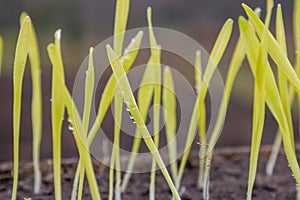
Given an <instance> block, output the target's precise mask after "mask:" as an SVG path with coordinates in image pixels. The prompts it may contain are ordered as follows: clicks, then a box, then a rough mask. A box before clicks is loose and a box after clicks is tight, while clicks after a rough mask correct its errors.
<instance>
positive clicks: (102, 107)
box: [72, 32, 143, 199]
mask: <svg viewBox="0 0 300 200" xmlns="http://www.w3.org/2000/svg"><path fill="white" fill-rule="evenodd" d="M142 37H143V32H139V33H138V34H137V35H136V36H135V37H134V38H133V39H132V40H131V42H130V44H129V45H128V47H127V48H126V49H125V52H124V55H123V56H122V58H121V62H122V63H123V64H124V70H125V71H128V70H129V69H130V67H131V66H132V64H133V62H134V60H135V58H136V56H137V53H138V50H139V46H140V44H141V40H142ZM125 58H126V59H125ZM115 88H116V79H115V77H114V76H113V75H112V76H111V77H110V78H109V80H108V82H107V84H106V86H105V88H104V91H103V93H102V97H101V100H100V103H99V108H98V112H97V116H96V119H95V121H94V123H93V125H92V128H91V130H90V131H89V134H88V137H87V143H88V147H89V146H90V145H91V144H92V142H93V139H94V138H95V136H96V134H97V131H98V129H99V127H100V125H101V123H102V121H103V119H104V116H105V114H106V112H107V109H108V107H109V106H110V103H111V101H112V99H113V94H114V91H115ZM81 167H82V166H81V163H80V162H79V164H78V166H77V169H76V173H75V178H74V183H73V189H72V199H76V193H77V188H78V180H79V172H80V169H81Z"/></svg>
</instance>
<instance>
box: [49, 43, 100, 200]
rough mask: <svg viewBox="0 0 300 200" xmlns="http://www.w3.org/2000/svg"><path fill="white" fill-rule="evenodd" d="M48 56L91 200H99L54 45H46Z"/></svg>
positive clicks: (83, 135) (84, 139) (84, 142)
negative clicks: (56, 78) (65, 109)
mask: <svg viewBox="0 0 300 200" xmlns="http://www.w3.org/2000/svg"><path fill="white" fill-rule="evenodd" d="M48 54H49V57H50V60H51V63H52V65H53V74H54V73H56V75H57V76H58V81H59V82H58V83H59V85H58V87H59V88H61V94H63V100H62V101H63V102H64V104H65V106H66V108H67V111H68V117H69V122H70V125H71V126H72V127H70V130H71V131H73V135H74V139H75V142H76V145H77V149H78V152H79V156H80V159H82V162H81V163H82V165H83V166H82V167H83V168H84V169H85V173H86V176H87V180H88V183H89V187H90V191H91V196H92V198H93V199H96V200H100V199H101V197H100V193H99V190H98V184H97V181H96V177H95V174H94V169H93V165H92V160H91V156H90V153H89V151H88V148H87V147H88V144H87V139H86V137H85V134H84V128H83V124H82V121H81V119H80V115H79V114H78V111H77V108H76V106H75V104H74V102H73V99H72V97H71V95H70V93H69V91H68V89H67V87H66V86H65V84H64V81H63V80H64V79H63V77H62V73H61V70H60V69H59V66H60V63H62V60H61V57H60V56H59V54H58V49H57V47H56V46H55V45H54V44H50V45H48Z"/></svg>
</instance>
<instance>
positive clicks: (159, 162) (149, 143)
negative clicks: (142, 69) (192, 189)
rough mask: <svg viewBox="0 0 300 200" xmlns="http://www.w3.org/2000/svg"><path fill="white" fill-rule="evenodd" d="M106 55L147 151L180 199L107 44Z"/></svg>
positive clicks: (120, 68)
mask: <svg viewBox="0 0 300 200" xmlns="http://www.w3.org/2000/svg"><path fill="white" fill-rule="evenodd" d="M106 48H107V55H108V58H109V61H110V63H111V67H112V69H113V73H114V76H115V78H116V79H117V83H118V89H119V91H120V92H121V93H122V95H123V98H124V102H125V103H126V105H127V108H128V109H129V110H130V114H131V116H132V117H133V119H134V121H135V123H136V125H137V126H138V127H139V129H140V131H141V135H142V137H143V140H144V141H145V143H146V145H147V147H148V149H149V151H150V152H151V153H152V155H153V157H154V158H155V161H156V163H157V165H158V166H159V168H160V170H161V172H162V174H163V176H164V177H165V179H166V181H167V183H168V185H169V188H170V190H171V191H172V193H173V196H174V197H175V199H176V200H179V199H180V196H179V194H178V192H177V190H176V188H175V186H174V184H173V182H172V179H171V177H170V175H169V173H168V171H167V169H166V166H165V164H164V162H163V160H162V158H161V156H160V154H159V152H158V149H157V147H156V145H155V144H154V142H153V140H152V138H151V135H150V133H149V131H148V129H147V127H146V125H145V122H144V120H143V118H142V115H141V113H140V111H139V109H138V106H137V104H136V101H135V99H134V96H133V93H132V90H131V87H130V85H129V82H128V79H127V77H126V73H125V70H124V68H123V66H122V64H121V62H120V61H119V60H118V56H117V55H116V53H115V52H114V51H113V50H112V48H111V47H110V46H109V45H107V46H106Z"/></svg>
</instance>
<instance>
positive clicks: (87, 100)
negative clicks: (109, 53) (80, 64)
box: [72, 47, 95, 200]
mask: <svg viewBox="0 0 300 200" xmlns="http://www.w3.org/2000/svg"><path fill="white" fill-rule="evenodd" d="M93 50H94V49H93V48H92V47H91V48H90V50H89V64H88V69H87V71H86V73H85V74H86V77H85V90H84V93H85V94H84V110H83V118H82V124H83V133H84V135H85V137H86V136H87V133H88V130H89V123H90V111H91V106H92V98H93V91H94V84H95V73H94V64H93ZM79 162H82V159H80V160H79ZM80 166H83V164H81V165H80ZM78 170H80V173H79V175H80V177H79V186H78V193H77V199H79V200H80V199H82V190H83V183H84V167H81V168H78ZM76 172H77V171H76ZM76 175H77V176H78V173H76V174H75V176H76ZM75 180H78V178H77V177H75V178H74V184H73V185H75V187H73V189H72V190H73V191H72V199H75V198H76V197H75V196H76V195H75V194H76V191H77V184H76V183H75ZM73 195H74V196H73Z"/></svg>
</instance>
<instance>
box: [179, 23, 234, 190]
mask: <svg viewBox="0 0 300 200" xmlns="http://www.w3.org/2000/svg"><path fill="white" fill-rule="evenodd" d="M232 25H233V21H232V20H231V19H229V20H227V21H226V22H225V24H224V25H223V27H222V29H221V31H220V33H219V36H218V38H217V40H216V42H215V45H214V47H213V49H212V51H211V55H210V59H209V61H208V64H207V67H206V71H205V72H204V76H203V79H202V84H201V88H200V91H199V94H198V96H197V100H196V102H195V106H194V109H193V113H192V117H191V120H190V121H191V122H190V125H189V130H188V133H187V139H186V144H185V148H184V149H185V152H184V154H183V156H182V160H181V163H180V167H179V171H178V176H177V180H176V188H177V189H179V187H180V182H181V179H182V176H183V171H184V168H185V165H186V162H187V160H188V155H189V153H190V150H191V145H192V143H193V139H194V134H195V132H196V128H197V124H198V122H199V117H200V111H199V105H200V103H201V102H204V99H205V97H206V93H207V89H208V84H209V82H210V80H211V78H212V76H213V73H214V71H215V69H216V67H217V65H218V63H219V62H220V60H221V57H222V55H223V53H224V51H225V48H226V46H227V44H228V41H229V38H230V35H231V32H232Z"/></svg>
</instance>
